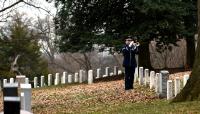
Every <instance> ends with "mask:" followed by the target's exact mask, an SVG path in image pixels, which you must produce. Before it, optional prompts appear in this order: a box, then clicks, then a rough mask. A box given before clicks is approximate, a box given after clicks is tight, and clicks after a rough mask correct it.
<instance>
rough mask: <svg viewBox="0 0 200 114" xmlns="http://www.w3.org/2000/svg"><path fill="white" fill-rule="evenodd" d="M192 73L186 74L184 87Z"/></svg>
mask: <svg viewBox="0 0 200 114" xmlns="http://www.w3.org/2000/svg"><path fill="white" fill-rule="evenodd" d="M189 77H190V75H189V74H185V75H184V77H183V87H184V86H185V85H186V83H187V81H188V79H189Z"/></svg>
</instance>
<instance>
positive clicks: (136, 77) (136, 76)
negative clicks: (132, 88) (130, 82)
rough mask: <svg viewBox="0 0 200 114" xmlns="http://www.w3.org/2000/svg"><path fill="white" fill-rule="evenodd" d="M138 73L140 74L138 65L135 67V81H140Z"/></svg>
mask: <svg viewBox="0 0 200 114" xmlns="http://www.w3.org/2000/svg"><path fill="white" fill-rule="evenodd" d="M138 74H139V72H138V67H136V68H135V74H134V82H137V81H139V80H138V79H139V78H138Z"/></svg>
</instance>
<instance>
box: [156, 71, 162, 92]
mask: <svg viewBox="0 0 200 114" xmlns="http://www.w3.org/2000/svg"><path fill="white" fill-rule="evenodd" d="M155 78H156V79H155V92H156V93H157V94H159V93H160V88H161V82H160V81H161V79H160V73H156V77H155Z"/></svg>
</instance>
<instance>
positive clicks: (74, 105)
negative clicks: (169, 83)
mask: <svg viewBox="0 0 200 114" xmlns="http://www.w3.org/2000/svg"><path fill="white" fill-rule="evenodd" d="M32 98H33V101H32V106H33V112H35V113H41V114H44V113H48V114H49V113H52V114H53V113H58V111H59V112H68V113H72V112H73V113H79V112H88V111H89V112H93V111H98V110H103V107H107V106H108V107H109V106H111V105H112V106H113V105H119V104H120V103H122V102H123V103H124V102H125V103H126V102H127V103H128V102H150V101H152V100H153V99H155V98H157V97H156V95H154V93H153V91H151V90H149V89H148V88H144V87H140V86H138V85H137V84H136V85H135V89H134V90H131V91H125V90H124V82H123V80H120V81H111V82H100V83H94V84H92V85H87V84H81V85H76V86H66V87H58V88H49V89H36V90H33V95H32Z"/></svg>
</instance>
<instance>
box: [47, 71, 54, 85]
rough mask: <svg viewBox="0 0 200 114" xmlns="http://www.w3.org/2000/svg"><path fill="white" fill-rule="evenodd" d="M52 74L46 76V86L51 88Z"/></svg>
mask: <svg viewBox="0 0 200 114" xmlns="http://www.w3.org/2000/svg"><path fill="white" fill-rule="evenodd" d="M52 81H53V79H52V74H48V86H51V85H52Z"/></svg>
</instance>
